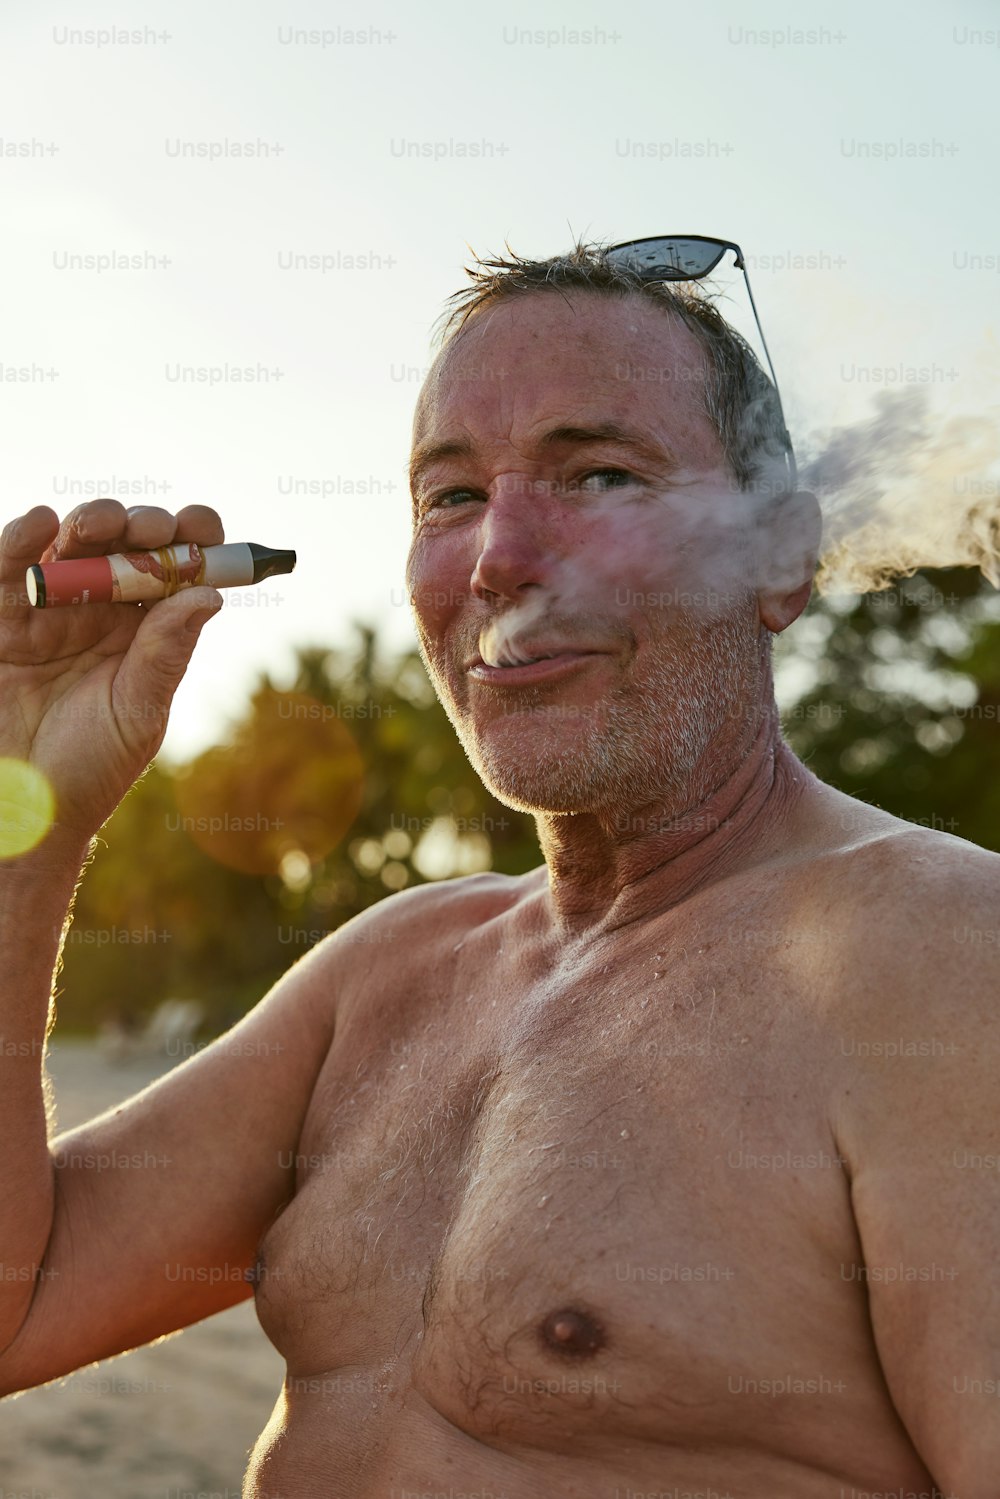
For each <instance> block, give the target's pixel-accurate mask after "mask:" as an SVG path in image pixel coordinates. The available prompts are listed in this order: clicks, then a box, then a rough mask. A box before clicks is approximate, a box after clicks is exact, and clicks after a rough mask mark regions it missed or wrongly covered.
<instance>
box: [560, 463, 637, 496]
mask: <svg viewBox="0 0 1000 1499" xmlns="http://www.w3.org/2000/svg"><path fill="white" fill-rule="evenodd" d="M591 479H601V480H609V481H610V482H609V483H607V484H606V485H602V486H601V488H600V489H598V490H597V491H596V492H597V493H603V491H604V490H605V489H623V488H624V487H625V485H626V484H634V483H636V477H635V474H630V473H629V472H628V471H627V470H626V469H623V468H592V469H590V470H589V472H588V473H585V474H581V475H580V477H579V479H576V480H575V481H574V482H573V484H572V486H571V487H572V488H573V489H583V487H584V485H588V486H589V485H590V480H591ZM587 492H588V493H593V492H595V491H594V490H593V489H592V488H590V487H588V490H587Z"/></svg>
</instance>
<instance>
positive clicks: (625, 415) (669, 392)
mask: <svg viewBox="0 0 1000 1499" xmlns="http://www.w3.org/2000/svg"><path fill="white" fill-rule="evenodd" d="M704 369H705V363H704V354H703V351H702V349H701V347H700V345H699V344H698V342H697V340H696V339H695V338H694V336H693V334H692V333H691V332H690V330H689V329H688V328H686V327H685V326H684V325H683V324H682V323H681V322H680V321H679V320H677V319H676V318H674V317H671V316H670V315H668V314H666V313H664V312H663V311H661V310H660V309H658V308H656V307H654V306H650V305H649V304H648V302H647V301H646V300H645V299H643V298H641V297H639V296H634V297H616V298H610V297H605V296H599V295H596V294H594V293H584V294H582V295H581V294H579V293H577V294H575V295H567V296H563V295H559V294H554V293H544V294H543V293H532V294H530V295H529V296H528V297H525V298H524V299H522V300H520V301H517V300H514V299H512V300H511V301H510V302H501V303H498V304H496V305H495V306H493V307H489V308H486V309H484V310H483V311H481V312H479V313H477V314H475V315H474V316H473V318H472V319H470V322H469V323H468V324H467V325H466V327H465V329H463V331H462V332H461V333H460V334H459V335H458V336H457V337H456V339H455V340H454V341H453V342H452V343H451V344H449V345H448V346H446V348H445V349H444V350H443V351H442V353H441V354H440V355H439V356H438V358H437V360H436V361H435V363H434V365H433V366H432V368H431V370H430V373H429V374H428V377H427V380H426V382H425V384H424V387H423V389H422V390H421V393H420V397H419V399H418V402H417V408H416V411H415V413H414V423H413V456H414V459H418V457H419V456H420V454H421V452H422V451H424V450H426V449H427V448H428V447H429V446H430V445H432V444H435V443H437V442H439V441H441V440H445V441H447V440H449V439H451V438H452V437H455V436H458V435H459V434H468V435H473V436H474V435H476V434H480V433H481V434H482V435H484V436H485V435H487V434H492V435H496V436H498V437H499V436H501V435H514V434H517V435H518V436H519V437H521V438H524V439H526V440H530V439H531V438H532V437H533V436H534V435H535V434H538V433H541V432H542V431H544V430H548V429H549V428H551V427H552V426H553V424H558V423H559V422H563V423H565V424H567V425H573V426H577V427H584V426H588V425H594V424H596V423H597V422H599V421H604V422H609V421H610V422H614V421H617V422H618V423H619V424H620V425H622V426H628V427H631V428H633V429H634V428H640V429H643V430H645V431H646V432H649V433H651V434H652V433H653V432H656V431H659V432H664V433H665V431H666V430H669V429H670V428H671V427H675V426H676V423H677V419H678V418H681V421H682V425H686V424H687V422H688V421H689V420H690V418H691V416H692V414H694V413H696V412H697V413H698V414H700V413H701V411H702V409H703V408H702V402H701V392H702V390H703V388H704V384H703V382H704Z"/></svg>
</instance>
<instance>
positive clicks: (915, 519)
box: [800, 386, 1000, 594]
mask: <svg viewBox="0 0 1000 1499" xmlns="http://www.w3.org/2000/svg"><path fill="white" fill-rule="evenodd" d="M873 406H874V410H873V412H872V414H871V415H870V416H868V417H866V418H864V419H863V420H861V421H858V422H854V423H852V424H850V425H847V426H842V427H838V428H836V429H834V430H833V431H830V432H828V433H826V434H825V435H824V437H822V438H821V439H817V438H815V437H814V438H813V440H812V443H811V444H810V447H811V448H812V456H811V457H809V458H807V460H806V461H805V462H803V463H802V464H801V465H800V483H801V487H802V488H804V489H811V490H812V491H813V493H814V494H815V495H816V496H817V498H818V499H819V500H820V503H821V506H822V510H823V518H824V539H823V551H822V556H821V559H820V568H819V572H818V575H817V580H816V582H817V587H818V589H819V590H820V592H821V593H826V594H830V593H867V592H870V591H874V590H878V589H882V588H886V587H888V586H889V584H890V583H892V581H893V580H894V579H895V578H901V577H908V576H909V575H910V574H912V573H914V572H916V571H917V569H918V568H923V567H958V566H960V567H978V568H979V569H980V571H981V572H982V573H983V574H984V576H985V577H986V578H988V579H989V581H990V582H991V583H992V584H993V586H994V588H1000V404H997V405H993V406H991V407H987V408H986V409H984V410H983V411H982V412H981V413H980V414H978V415H972V414H954V415H951V416H940V415H935V414H934V413H933V412H932V410H931V403H930V399H929V395H928V391H927V389H926V387H920V386H913V387H910V388H909V389H908V390H904V391H896V392H888V391H883V392H881V393H880V394H879V395H877V396H876V397H875V398H874V400H873Z"/></svg>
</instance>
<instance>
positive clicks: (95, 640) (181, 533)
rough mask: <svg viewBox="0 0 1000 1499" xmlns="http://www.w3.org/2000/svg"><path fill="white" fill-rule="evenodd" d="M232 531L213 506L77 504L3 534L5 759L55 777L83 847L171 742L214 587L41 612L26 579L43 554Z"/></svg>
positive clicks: (0, 678) (0, 748)
mask: <svg viewBox="0 0 1000 1499" xmlns="http://www.w3.org/2000/svg"><path fill="white" fill-rule="evenodd" d="M223 539H224V537H223V529H222V522H221V520H220V519H219V517H218V515H217V514H216V513H215V511H214V510H210V509H208V508H207V507H206V506H204V505H189V506H188V507H187V508H186V509H184V510H181V511H179V512H178V514H177V515H171V514H169V512H168V511H166V510H161V509H160V508H159V507H157V506H146V505H142V506H136V507H134V508H133V509H132V510H126V509H125V507H124V506H123V505H120V504H119V502H118V501H117V500H110V499H107V500H93V501H91V502H89V503H88V504H85V505H79V506H77V508H76V509H75V510H73V511H71V512H70V514H69V515H67V517H66V518H65V520H63V521H62V522H61V523H60V521H59V518H58V516H57V515H56V514H55V512H54V511H53V510H50V509H49V508H48V506H45V505H39V506H36V507H35V509H33V510H29V511H28V513H27V514H26V515H22V516H20V517H19V518H18V519H17V520H15V521H12V522H11V523H10V525H8V526H7V527H6V529H5V530H4V532H3V535H2V537H0V704H2V705H3V707H2V709H0V756H11V757H13V758H16V759H19V760H22V761H26V762H28V763H30V764H31V765H33V766H34V767H35V769H37V770H39V771H41V772H42V773H43V774H44V775H45V776H46V777H47V778H48V780H49V782H50V783H51V785H52V788H53V790H54V792H55V796H56V807H57V810H56V817H57V826H58V829H59V830H60V832H61V834H62V835H63V836H64V839H65V841H67V842H70V843H72V844H73V845H74V846H78V845H79V843H80V840H81V838H83V839H84V840H86V839H87V838H89V837H91V836H92V835H93V834H94V833H96V832H97V830H98V828H99V827H100V826H101V824H102V823H103V822H105V821H106V820H107V818H108V817H109V816H110V815H111V813H112V812H113V811H114V809H115V807H116V806H117V805H118V803H119V801H121V799H122V797H123V796H124V795H125V793H126V792H127V791H128V789H129V787H130V786H131V785H132V783H133V782H134V781H135V780H136V779H137V777H138V776H140V775H141V774H142V772H143V771H144V770H145V768H146V766H147V765H148V764H149V762H150V760H151V759H152V758H153V756H154V755H155V754H156V751H157V750H158V749H159V747H160V744H161V743H162V740H163V736H164V733H165V731H166V726H167V714H168V711H169V708H170V703H171V701H172V699H173V695H174V692H175V691H176V689H177V686H178V684H179V682H180V680H181V677H182V676H183V675H184V671H185V669H186V667H187V664H188V661H189V660H190V657H191V652H192V651H193V650H194V647H195V644H196V642H197V639H198V635H199V633H200V630H201V627H202V625H203V624H204V623H205V621H206V620H207V619H209V618H210V617H211V615H212V614H214V613H215V612H216V611H217V610H218V609H219V607H220V606H221V603H222V600H221V597H220V595H219V594H218V592H217V591H216V590H215V589H214V588H203V587H202V588H190V589H185V590H183V591H181V592H180V593H177V594H174V595H173V596H172V597H171V598H166V599H161V600H160V601H159V602H157V603H156V604H153V605H149V606H147V605H139V604H86V605H81V606H79V607H68V608H61V609H36V608H33V607H32V606H31V605H30V604H29V603H28V597H27V592H26V589H25V585H24V575H25V572H26V570H27V568H28V567H29V566H30V565H31V564H32V563H34V562H53V561H57V560H60V559H63V558H68V557H95V556H99V555H101V554H104V553H110V552H122V551H129V550H133V551H135V550H145V549H147V548H151V547H159V546H167V545H169V544H171V543H172V542H175V541H196V542H199V543H200V544H202V545H205V546H214V545H215V544H217V543H218V542H221V541H222V540H223Z"/></svg>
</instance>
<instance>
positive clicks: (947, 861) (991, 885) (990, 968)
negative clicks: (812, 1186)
mask: <svg viewBox="0 0 1000 1499" xmlns="http://www.w3.org/2000/svg"><path fill="white" fill-rule="evenodd" d="M938 837H939V835H936V834H931V835H929V839H930V840H934V843H933V844H932V843H931V842H930V841H928V842H926V843H923V845H922V847H921V848H920V849H918V850H917V854H918V855H921V854H922V855H924V856H926V855H927V854H928V853H930V854H931V855H932V858H931V859H928V858H926V857H918V859H917V861H916V862H915V863H911V862H910V860H909V858H904V860H903V862H902V865H901V867H896V868H895V869H893V870H887V871H886V873H887V874H888V875H889V878H888V879H887V880H886V881H885V882H884V883H883V884H882V888H881V894H879V893H877V892H876V891H874V890H873V891H872V903H873V904H872V907H871V908H870V910H871V914H872V915H873V916H875V917H876V918H877V919H876V920H875V921H873V922H872V923H871V925H870V926H867V929H866V930H865V931H862V932H859V948H858V958H859V962H860V965H861V966H860V969H859V972H860V973H861V975H862V982H863V985H864V988H865V990H866V997H865V998H864V1000H863V1004H860V1005H853V1006H851V1010H850V1013H851V1019H850V1022H849V1023H850V1025H851V1027H852V1031H853V1032H856V1035H855V1036H854V1037H853V1039H855V1040H862V1039H864V1040H869V1041H880V1042H881V1043H882V1046H881V1047H880V1049H879V1050H878V1051H877V1052H875V1053H874V1054H873V1055H872V1054H869V1055H868V1056H867V1057H865V1058H864V1059H863V1060H853V1061H852V1075H851V1077H850V1078H849V1079H845V1083H844V1087H843V1088H842V1090H841V1100H840V1105H839V1110H840V1117H839V1118H838V1120H837V1121H836V1124H837V1135H838V1139H839V1141H840V1144H841V1146H842V1148H843V1151H844V1154H845V1155H846V1156H847V1159H848V1161H849V1163H850V1170H851V1175H852V1188H851V1196H852V1202H853V1207H854V1213H855V1217H856V1220H857V1225H858V1231H859V1234H860V1238H861V1243H862V1248H863V1253H864V1258H865V1267H864V1275H865V1279H866V1282H867V1290H868V1294H869V1306H870V1314H871V1320H872V1327H873V1330H874V1334H875V1341H876V1345H877V1348H878V1354H879V1358H880V1360H881V1363H882V1367H883V1370H884V1373H885V1377H886V1380H887V1383H888V1386H889V1391H890V1393H891V1395H892V1399H893V1401H894V1403H895V1405H896V1408H897V1410H898V1411H899V1414H900V1416H901V1418H902V1420H903V1422H904V1424H905V1426H906V1428H907V1430H908V1431H909V1433H910V1436H911V1438H912V1440H913V1443H914V1445H915V1447H916V1448H917V1450H918V1452H919V1453H920V1455H921V1457H922V1458H923V1459H924V1461H925V1463H926V1464H927V1466H928V1468H929V1469H930V1471H931V1473H932V1474H933V1476H934V1479H935V1482H936V1483H937V1485H938V1486H939V1487H940V1488H941V1490H942V1492H944V1493H946V1494H949V1495H955V1496H956V1499H996V1496H997V1495H998V1494H1000V1476H998V1475H1000V982H998V977H1000V975H998V966H1000V965H998V958H1000V859H997V858H996V857H995V856H994V855H989V854H984V853H981V852H980V851H979V850H976V849H974V848H972V847H969V846H966V849H967V851H966V849H962V848H960V847H957V846H956V844H957V840H951V839H943V838H941V839H940V841H937V840H938ZM910 852H911V853H912V852H913V849H912V847H911V849H910ZM931 865H933V866H934V867H933V868H932V869H931V870H930V872H928V871H929V866H931ZM866 925H867V924H866ZM846 1050H847V1048H845V1051H846ZM850 1050H851V1054H852V1057H853V1056H854V1054H855V1053H856V1052H857V1048H856V1047H853V1048H851V1049H850ZM868 1050H869V1053H871V1048H868ZM848 1090H849V1092H848Z"/></svg>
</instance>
